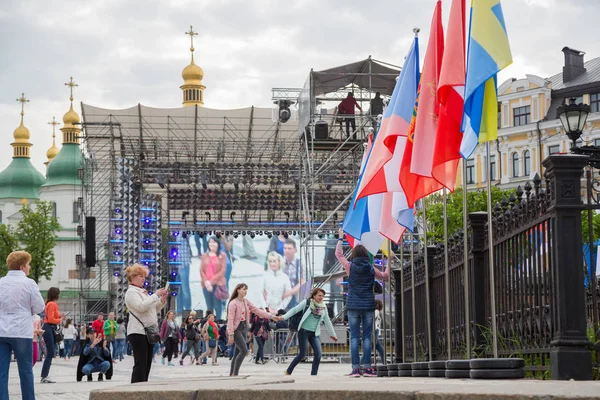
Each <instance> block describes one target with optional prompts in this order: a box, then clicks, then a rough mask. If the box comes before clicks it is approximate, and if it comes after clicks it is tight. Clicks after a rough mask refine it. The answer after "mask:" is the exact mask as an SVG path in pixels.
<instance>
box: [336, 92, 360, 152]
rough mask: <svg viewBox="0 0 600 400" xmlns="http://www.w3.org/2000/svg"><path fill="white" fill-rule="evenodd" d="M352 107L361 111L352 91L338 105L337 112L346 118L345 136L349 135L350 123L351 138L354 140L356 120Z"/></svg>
mask: <svg viewBox="0 0 600 400" xmlns="http://www.w3.org/2000/svg"><path fill="white" fill-rule="evenodd" d="M354 107H356V108H358V109H359V110H360V111H361V112H362V108H361V106H360V105H359V104H358V102H357V101H356V99H355V98H354V93H352V92H348V96H346V98H345V99H344V100H342V101H341V103H340V104H339V105H338V114H342V115H344V116H345V118H346V137H347V138H349V137H350V125H352V139H354V140H356V121H355V120H354Z"/></svg>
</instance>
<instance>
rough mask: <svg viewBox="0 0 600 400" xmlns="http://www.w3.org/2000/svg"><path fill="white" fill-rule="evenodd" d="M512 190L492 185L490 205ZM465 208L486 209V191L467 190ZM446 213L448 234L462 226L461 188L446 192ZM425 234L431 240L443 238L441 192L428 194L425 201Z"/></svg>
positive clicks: (507, 196)
mask: <svg viewBox="0 0 600 400" xmlns="http://www.w3.org/2000/svg"><path fill="white" fill-rule="evenodd" d="M513 192H514V189H511V190H502V189H500V188H498V187H496V186H492V207H493V206H494V205H495V204H496V203H498V202H501V201H502V199H503V198H504V197H506V198H507V199H508V198H509V197H510V195H511V194H512V193H513ZM467 210H468V212H469V213H471V212H475V211H487V191H485V190H478V191H471V192H467ZM446 214H447V216H448V236H450V235H453V234H454V233H455V232H457V231H459V230H460V229H462V227H463V190H462V188H459V189H456V190H455V191H454V193H449V194H448V200H447V207H446ZM427 234H428V235H429V237H430V238H431V239H432V240H433V241H442V240H443V239H444V202H443V196H442V195H441V194H435V195H433V196H430V197H429V198H428V201H427Z"/></svg>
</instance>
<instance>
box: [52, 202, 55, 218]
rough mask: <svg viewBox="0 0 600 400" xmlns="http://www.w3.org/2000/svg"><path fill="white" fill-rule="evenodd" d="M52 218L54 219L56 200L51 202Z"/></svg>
mask: <svg viewBox="0 0 600 400" xmlns="http://www.w3.org/2000/svg"><path fill="white" fill-rule="evenodd" d="M52 218H54V219H56V202H54V201H53V202H52Z"/></svg>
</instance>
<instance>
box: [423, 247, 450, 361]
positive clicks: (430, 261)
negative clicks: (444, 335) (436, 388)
mask: <svg viewBox="0 0 600 400" xmlns="http://www.w3.org/2000/svg"><path fill="white" fill-rule="evenodd" d="M438 251H439V249H438V247H437V246H427V273H428V277H429V282H428V283H429V308H430V309H429V321H428V324H429V329H430V332H431V353H432V354H431V358H430V359H431V360H436V359H437V353H438V348H437V343H438V341H437V340H436V336H437V334H438V332H437V330H438V329H437V325H436V323H435V322H436V319H435V316H436V315H437V314H438V313H439V312H440V311H439V310H438V311H435V310H434V307H436V303H435V293H434V292H433V290H432V287H433V265H434V261H435V260H434V259H435V256H436V255H437V253H438ZM427 340H429V338H428V339H427ZM448 345H450V344H449V343H448Z"/></svg>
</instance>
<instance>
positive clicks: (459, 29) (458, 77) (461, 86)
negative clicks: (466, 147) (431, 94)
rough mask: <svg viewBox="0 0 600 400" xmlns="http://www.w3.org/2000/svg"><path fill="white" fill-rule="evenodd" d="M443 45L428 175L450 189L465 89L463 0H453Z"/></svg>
mask: <svg viewBox="0 0 600 400" xmlns="http://www.w3.org/2000/svg"><path fill="white" fill-rule="evenodd" d="M447 33H448V34H447V36H446V47H445V49H444V59H443V60H442V70H441V72H440V81H439V82H438V98H439V102H440V113H439V119H438V127H437V139H436V142H435V151H434V155H433V164H432V169H431V175H432V176H433V177H434V178H435V179H436V180H437V181H438V182H439V183H441V184H442V185H444V186H445V187H447V188H448V190H450V191H451V192H453V191H454V189H455V187H456V173H457V170H458V162H459V160H460V158H461V155H460V142H461V140H462V137H463V134H462V132H461V131H460V125H461V121H462V116H463V111H464V105H465V101H464V91H465V35H466V29H465V1H464V0H453V1H452V5H451V8H450V17H449V19H448V31H447Z"/></svg>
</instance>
